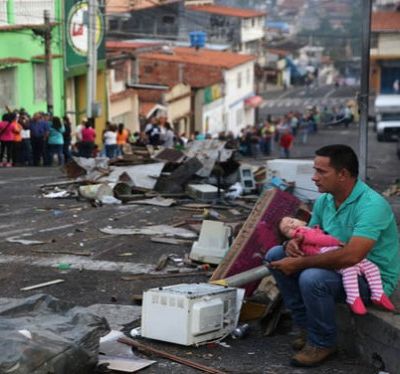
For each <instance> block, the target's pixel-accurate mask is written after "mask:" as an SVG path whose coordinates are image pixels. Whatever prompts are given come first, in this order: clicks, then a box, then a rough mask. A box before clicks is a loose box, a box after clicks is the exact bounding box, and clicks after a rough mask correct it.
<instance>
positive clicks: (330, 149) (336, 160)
mask: <svg viewBox="0 0 400 374" xmlns="http://www.w3.org/2000/svg"><path fill="white" fill-rule="evenodd" d="M315 154H316V155H317V156H322V157H329V159H330V165H331V166H332V167H333V168H334V169H335V170H336V171H340V170H342V169H346V170H347V171H348V172H349V173H350V175H351V176H352V177H355V178H356V177H357V176H358V158H357V155H356V154H355V152H354V151H353V149H352V148H351V147H349V146H347V145H344V144H332V145H327V146H325V147H322V148H320V149H317V150H316V151H315Z"/></svg>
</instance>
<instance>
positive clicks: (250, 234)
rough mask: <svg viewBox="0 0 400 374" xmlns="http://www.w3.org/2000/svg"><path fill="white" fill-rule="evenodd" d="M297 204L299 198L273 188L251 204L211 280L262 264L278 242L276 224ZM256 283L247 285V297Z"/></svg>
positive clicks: (294, 211) (257, 282)
mask: <svg viewBox="0 0 400 374" xmlns="http://www.w3.org/2000/svg"><path fill="white" fill-rule="evenodd" d="M299 205H300V200H298V199H297V198H296V197H294V196H293V195H291V194H289V193H287V192H283V191H280V190H276V189H274V190H269V191H266V192H265V194H264V195H262V196H261V197H260V198H259V199H258V201H257V202H256V204H255V205H254V207H253V210H252V211H251V213H250V215H249V216H248V218H247V220H246V222H245V223H244V225H243V227H242V228H241V230H240V231H239V234H238V235H237V236H236V238H235V240H234V241H233V243H232V246H231V248H230V249H229V251H228V252H227V254H226V255H225V257H224V258H223V260H222V261H221V263H220V264H219V266H218V267H217V269H216V270H215V272H214V274H213V275H212V277H211V281H216V280H219V279H224V278H227V277H229V276H232V275H235V274H238V273H242V272H244V271H246V270H250V269H253V268H255V267H257V266H260V265H262V260H263V258H264V256H265V253H266V252H267V250H268V249H269V248H271V247H273V246H274V245H277V244H279V241H278V235H277V234H278V233H277V223H278V222H279V220H280V219H281V218H282V217H284V216H288V215H295V213H296V212H297V209H298V207H299ZM259 282H260V281H255V282H252V283H249V284H248V285H246V287H245V289H246V295H247V296H249V295H251V294H252V293H253V291H254V290H255V289H256V288H257V285H258V284H259Z"/></svg>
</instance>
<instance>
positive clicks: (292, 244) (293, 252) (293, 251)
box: [285, 235, 304, 257]
mask: <svg viewBox="0 0 400 374" xmlns="http://www.w3.org/2000/svg"><path fill="white" fill-rule="evenodd" d="M303 240H304V237H303V236H301V235H299V236H298V237H296V238H293V239H291V240H289V241H288V242H287V244H286V246H285V253H286V256H289V257H301V256H304V253H303V251H302V250H301V249H300V245H301V243H302V242H303Z"/></svg>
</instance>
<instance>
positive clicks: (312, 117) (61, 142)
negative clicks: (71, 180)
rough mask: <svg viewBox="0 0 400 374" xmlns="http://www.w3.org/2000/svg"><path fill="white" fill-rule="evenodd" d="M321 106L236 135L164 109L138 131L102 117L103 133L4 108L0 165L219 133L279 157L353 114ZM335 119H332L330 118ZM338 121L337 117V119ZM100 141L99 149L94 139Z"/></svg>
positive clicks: (116, 152) (180, 143) (244, 150)
mask: <svg viewBox="0 0 400 374" xmlns="http://www.w3.org/2000/svg"><path fill="white" fill-rule="evenodd" d="M335 113H336V112H335V111H332V112H330V111H328V110H327V108H324V109H323V110H322V111H321V112H319V111H318V110H317V109H316V108H309V109H308V110H307V111H306V112H305V113H304V114H301V113H297V112H289V113H287V114H286V115H284V116H281V117H278V118H274V119H272V118H271V117H270V116H269V117H268V118H266V119H265V120H264V121H263V122H262V123H260V124H259V125H256V126H250V125H249V126H246V127H245V128H243V129H242V130H241V132H240V134H239V135H238V136H235V135H234V134H233V133H232V132H224V131H223V132H220V133H218V134H208V133H204V134H202V133H199V132H194V133H193V134H189V136H187V135H186V133H178V132H177V131H174V128H173V126H172V125H171V124H170V123H169V122H168V119H167V117H166V116H165V115H159V116H153V117H151V118H149V119H148V120H147V123H145V124H144V126H143V128H142V131H138V132H134V133H131V132H130V131H129V130H128V129H127V128H125V126H124V124H123V123H119V124H113V123H111V122H107V123H106V128H105V129H104V131H103V132H102V134H101V139H96V131H95V129H94V128H93V126H92V124H91V123H90V122H89V121H85V120H83V121H82V122H81V123H80V124H79V125H78V126H77V127H76V129H75V130H74V131H73V130H72V127H71V122H70V120H69V118H68V117H67V116H65V117H63V118H59V117H57V116H51V115H50V114H48V113H43V112H38V113H35V114H34V115H33V116H32V117H30V116H29V115H28V113H26V112H25V111H24V110H23V109H21V110H19V111H14V112H11V111H9V112H7V113H5V114H4V115H3V116H2V121H0V167H11V166H40V165H43V166H51V165H52V164H53V163H54V158H56V159H57V162H58V165H63V164H64V163H65V162H67V161H69V160H70V159H71V157H72V156H79V157H96V156H98V155H100V156H106V157H108V158H110V159H112V158H115V157H117V156H120V155H123V154H124V153H125V151H124V150H126V148H125V147H126V146H127V145H129V146H130V145H134V146H147V145H152V146H163V147H166V148H177V149H182V148H184V147H185V146H186V145H187V144H188V143H189V142H191V141H193V140H204V139H211V138H218V139H219V140H224V141H228V143H229V147H230V148H236V149H238V150H239V152H240V153H241V154H242V155H243V156H245V157H259V156H270V155H271V154H272V152H273V151H274V150H275V149H278V148H279V153H280V157H283V158H290V157H291V154H292V153H291V151H292V149H293V147H294V145H295V144H296V143H300V142H301V143H303V144H305V143H307V141H308V136H309V135H310V134H313V133H316V132H317V130H318V126H319V125H320V124H321V123H324V124H327V123H336V122H338V121H339V122H340V121H341V122H343V123H344V124H345V125H346V126H348V124H349V123H350V122H351V121H352V120H353V119H352V114H351V111H350V109H348V108H347V110H346V108H344V109H343V110H342V111H340V110H339V111H337V113H336V114H337V115H336V116H335ZM332 121H333V122H332ZM335 121H336V122H335ZM99 143H102V144H104V147H103V148H102V149H100V148H99V147H98V145H97V144H99Z"/></svg>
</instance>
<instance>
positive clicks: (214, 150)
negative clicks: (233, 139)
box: [184, 139, 233, 177]
mask: <svg viewBox="0 0 400 374" xmlns="http://www.w3.org/2000/svg"><path fill="white" fill-rule="evenodd" d="M225 144H226V142H225V141H220V140H217V139H207V140H202V141H199V140H195V141H194V142H192V143H190V144H189V145H188V147H187V149H186V150H185V151H184V153H185V155H186V156H187V157H189V158H192V157H196V158H197V159H198V160H199V161H200V162H201V163H202V164H203V167H202V168H201V169H200V170H199V171H198V172H197V173H196V175H198V176H199V177H209V176H210V174H211V172H212V170H213V168H214V165H215V163H216V162H217V161H219V162H225V161H227V160H228V159H230V158H231V157H232V154H233V151H232V150H231V149H225Z"/></svg>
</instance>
